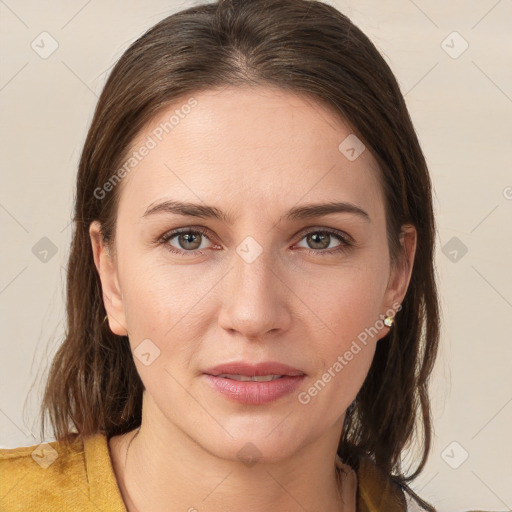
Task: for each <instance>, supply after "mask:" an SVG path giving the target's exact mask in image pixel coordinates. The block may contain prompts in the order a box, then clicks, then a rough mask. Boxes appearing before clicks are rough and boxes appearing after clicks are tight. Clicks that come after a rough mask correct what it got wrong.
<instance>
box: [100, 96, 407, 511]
mask: <svg viewBox="0 0 512 512" xmlns="http://www.w3.org/2000/svg"><path fill="white" fill-rule="evenodd" d="M194 98H196V100H197V102H198V104H197V105H196V106H195V107H194V108H193V109H192V110H191V112H190V114H188V115H187V116H185V117H184V119H181V120H180V122H179V124H178V125H177V126H175V128H174V129H173V130H172V131H169V133H168V134H166V135H165V137H164V138H163V140H162V141H161V142H159V143H158V145H157V147H156V148H154V149H152V150H151V151H150V152H149V154H148V155H147V156H146V157H145V158H144V159H143V160H142V161H141V162H140V163H139V164H138V165H137V166H136V167H135V168H134V170H133V171H132V172H131V173H129V174H128V175H127V176H126V177H125V178H123V180H122V182H121V184H120V185H119V187H121V188H120V190H118V191H117V192H119V193H121V197H120V203H119V210H118V220H117V226H116V229H117V233H116V239H115V248H114V249H115V250H114V251H110V252H109V251H108V248H107V247H105V246H104V244H103V242H102V240H101V237H100V235H99V225H98V223H97V222H94V223H92V224H91V227H90V236H91V243H92V249H93V253H94V261H95V264H96V267H97V270H98V272H99V275H100V278H101V283H102V289H103V297H104V302H105V307H106V309H107V313H108V316H109V325H110V328H111V330H112V331H113V332H114V333H116V334H118V335H120V336H124V335H128V337H129V343H130V346H131V349H132V351H133V350H135V349H136V347H137V346H138V345H139V344H140V343H141V342H142V341H143V340H145V339H148V338H149V339H150V340H151V342H152V343H153V344H154V345H155V346H157V347H158V349H159V350H160V355H159V357H157V358H156V359H155V360H154V361H153V362H152V363H151V364H150V365H148V366H146V365H145V364H143V363H142V362H141V361H140V360H139V359H138V357H134V361H135V364H136V366H137V370H138V372H139V374H140V377H141V379H142V381H143V383H144V386H145V392H144V398H143V419H142V425H141V428H140V432H138V434H137V435H136V436H135V437H134V434H136V432H135V431H132V432H129V433H127V434H125V435H122V436H115V437H113V438H112V439H110V440H109V448H110V452H111V456H112V461H113V466H114V471H115V474H116V477H117V480H118V482H119V487H120V490H121V493H122V495H123V499H124V500H125V503H126V504H127V508H128V510H129V511H135V510H139V511H142V510H151V511H160V510H161V511H164V510H182V511H190V512H192V511H193V510H197V511H199V512H202V511H217V510H218V511H220V510H223V511H225V510H245V511H262V510H265V511H280V512H282V511H301V512H302V511H303V510H309V511H317V510H318V511H319V510H322V511H334V510H337V511H339V510H345V511H350V510H355V501H354V497H355V492H356V483H355V480H354V479H353V478H352V477H350V478H347V479H346V480H344V481H343V482H342V485H341V487H342V492H343V495H342V496H343V500H341V498H340V496H339V492H338V490H339V484H338V483H337V480H336V472H335V454H336V450H337V447H338V442H339V439H340V436H341V433H342V428H343V421H344V418H345V412H346V409H347V407H348V406H349V405H350V403H351V402H352V401H353V400H354V398H355V396H356V394H357V392H358V391H359V389H360V387H361V386H362V384H363V382H364V380H365V378H366V375H367V373H368V370H369V367H370V364H371V361H372V358H373V355H374V352H375V348H376V344H377V342H378V340H379V339H381V338H382V337H383V336H384V335H385V334H387V332H388V331H389V327H386V326H383V327H382V328H381V329H379V330H378V333H377V334H376V335H375V336H374V337H373V338H372V337H369V338H368V341H367V344H366V345H363V344H360V345H361V347H362V348H361V350H360V351H359V352H358V353H357V355H355V356H354V357H353V359H352V360H351V361H350V362H348V364H347V365H346V366H344V367H343V369H342V371H339V372H338V373H336V376H335V377H334V378H332V379H331V380H330V382H328V383H327V384H326V385H325V387H324V388H323V389H322V390H321V391H320V392H319V393H318V394H317V395H316V396H314V397H312V398H311V400H310V402H309V403H307V404H303V403H301V402H300V401H299V400H298V397H297V395H298V392H300V391H304V390H306V391H307V390H308V388H310V387H311V386H312V385H313V383H315V382H316V381H318V379H320V378H321V376H322V374H323V373H324V372H325V371H327V369H328V368H329V367H332V365H333V364H334V362H335V361H336V360H337V358H338V356H339V355H343V354H344V353H345V352H346V351H347V350H348V349H349V348H350V346H351V344H352V342H353V341H354V340H356V339H357V336H358V334H360V333H361V332H362V331H364V329H365V328H369V327H371V326H374V325H375V324H376V321H377V320H379V319H382V318H383V317H382V315H383V314H385V313H386V311H389V310H390V308H392V307H393V305H395V307H396V305H397V304H400V303H401V302H402V300H403V298H404V296H405V293H406V290H407V286H408V284H409V280H410V277H411V270H412V263H413V259H414V253H415V250H416V231H415V229H414V227H413V226H409V225H406V226H404V230H403V236H402V238H401V243H402V245H403V247H404V249H405V253H406V256H407V260H408V262H409V267H408V268H407V266H404V267H400V268H398V267H397V268H395V267H392V266H391V264H390V257H389V252H388V245H387V239H386V227H385V226H386V224H385V222H386V220H385V213H384V196H383V195H382V191H381V188H380V185H379V181H378V172H379V170H378V167H377V163H376V161H375V159H374V158H373V156H372V154H371V152H370V151H369V150H368V149H367V150H365V151H363V153H362V154H361V155H360V156H359V157H358V158H357V159H356V160H354V161H350V160H348V159H347V158H346V157H345V156H344V155H343V154H342V153H341V152H340V151H339V149H338V146H339V144H340V143H341V142H342V141H343V140H344V139H345V138H346V137H347V136H348V135H350V134H351V133H352V131H351V129H350V126H349V125H348V124H346V123H345V122H343V121H342V120H341V119H340V118H339V117H338V116H336V115H335V113H334V112H332V111H331V110H330V109H328V108H327V107H325V106H323V105H321V104H320V103H318V102H317V101H316V100H314V99H312V98H307V97H304V96H302V95H297V94H295V93H292V92H290V91H283V90H281V89H276V88H273V87H268V86H265V87H263V86H260V87H258V88H249V87H236V88H235V87H228V88H223V89H211V90H208V91H204V92H201V93H198V94H194ZM187 99H188V98H185V99H184V100H180V102H176V103H175V104H173V105H172V106H169V107H168V108H166V109H165V110H164V111H162V112H161V113H160V114H159V115H158V116H157V117H156V118H154V119H153V120H152V122H151V123H150V124H149V125H148V126H147V127H146V128H144V129H143V130H142V131H141V132H140V133H139V135H138V137H137V140H136V141H135V142H134V144H133V148H138V147H140V145H141V144H142V143H143V142H144V141H145V140H146V138H147V136H148V135H150V134H151V133H152V130H154V129H155V127H157V126H158V125H159V124H160V123H161V122H163V121H165V120H168V119H169V117H170V115H171V114H172V113H173V112H174V110H175V109H176V108H180V106H181V105H183V104H185V103H186V100H187ZM164 199H174V200H180V201H190V202H195V203H200V204H205V205H210V206H215V207H217V208H219V209H221V210H223V211H224V212H225V213H227V214H229V215H230V216H232V217H233V221H232V222H231V223H227V222H224V221H221V220H218V219H212V218H199V217H186V216H180V215H177V214H172V213H159V214H155V215H151V216H147V217H143V215H144V212H145V211H146V209H147V208H148V206H150V205H152V204H154V203H155V202H159V201H161V200H164ZM327 201H346V202H350V203H353V204H355V205H357V206H359V207H360V208H362V209H364V210H365V211H366V212H367V213H368V215H369V216H370V219H371V222H367V221H365V220H364V219H363V218H361V217H358V216H357V215H354V214H350V213H336V214H330V215H324V216H318V217H314V218H307V219H301V220H300V219H299V220H297V219H296V220H293V221H288V220H283V221H281V222H278V219H279V217H280V216H282V215H283V214H284V213H285V212H286V211H288V210H289V209H290V208H292V207H295V206H298V205H304V204H311V203H317V202H318V203H320V202H327ZM183 227H189V228H191V227H195V228H197V227H203V228H205V229H206V230H207V231H208V236H207V237H204V236H202V235H201V234H197V235H196V238H195V239H192V241H189V242H188V244H187V240H186V239H185V240H183V237H182V238H181V244H180V237H179V235H177V236H175V237H174V238H173V239H171V240H169V241H168V242H166V243H167V246H169V245H171V246H172V247H173V248H174V249H176V250H180V249H181V250H182V251H183V252H186V251H187V250H188V251H189V253H188V254H184V255H178V254H173V253H171V252H170V251H169V250H168V249H167V248H166V245H165V244H160V245H158V244H156V243H154V242H155V240H158V239H159V238H161V237H162V236H163V235H164V234H166V233H168V232H169V231H171V230H173V229H177V228H183ZM306 228H308V229H306ZM325 228H331V229H334V230H339V231H340V232H342V233H345V234H348V235H349V236H350V237H352V239H353V241H354V245H352V246H351V247H349V248H348V249H347V250H346V251H342V252H338V253H335V252H332V250H333V249H335V248H336V247H339V246H340V245H342V244H343V243H344V242H343V241H340V239H338V238H336V237H335V236H331V237H330V238H327V240H326V241H325V243H324V245H321V244H319V243H318V242H317V243H316V245H315V240H314V239H313V240H311V237H308V236H307V234H308V232H310V233H319V232H320V233H321V232H322V229H325ZM305 230H306V231H307V232H306V233H304V231H305ZM247 236H251V237H253V238H254V239H255V240H256V241H257V242H258V243H259V245H260V246H261V248H262V253H261V254H260V255H259V256H258V257H257V258H256V259H255V260H254V261H253V262H251V263H248V262H247V261H245V260H244V259H243V258H242V257H240V255H239V254H238V253H237V247H238V246H239V245H240V244H241V243H242V242H243V241H244V239H245V238H246V237H247ZM313 238H314V237H313ZM199 243H200V248H199V249H196V247H198V246H199ZM198 250H202V251H203V254H197V251H198ZM193 251H195V254H193V255H191V254H190V252H193ZM322 251H323V252H324V253H325V252H328V251H331V254H330V255H321V254H320V253H321V252H322ZM399 319H400V317H399V316H398V318H397V321H399ZM380 325H382V324H380ZM119 343H125V341H123V340H121V339H120V341H119ZM238 360H244V361H250V362H253V363H256V362H260V361H279V362H284V363H286V364H289V365H291V366H293V367H295V368H297V369H299V370H301V371H303V372H304V373H305V374H306V378H305V380H304V382H303V385H301V388H300V389H299V390H298V391H297V392H293V393H291V394H290V395H287V396H285V397H282V398H280V399H279V400H277V401H275V402H272V403H270V404H266V405H242V404H239V403H237V402H232V401H230V400H228V399H226V398H225V397H224V396H222V395H220V394H219V393H217V392H216V391H214V390H213V389H211V388H210V386H208V385H207V384H205V382H204V376H203V375H202V374H203V371H204V370H206V369H207V368H210V367H212V366H215V365H218V364H221V363H226V362H232V361H238ZM130 440H132V441H133V442H132V443H131V445H130V449H129V452H128V453H129V456H128V458H127V463H126V467H125V466H124V463H125V456H126V450H127V446H128V443H129V441H130ZM246 443H252V445H254V446H255V447H256V448H257V451H258V455H259V459H258V461H257V463H256V464H254V465H251V466H249V465H248V464H244V463H243V462H241V461H240V459H239V458H238V456H237V453H238V452H239V450H240V449H241V448H242V447H244V445H246ZM342 501H343V502H344V503H342Z"/></svg>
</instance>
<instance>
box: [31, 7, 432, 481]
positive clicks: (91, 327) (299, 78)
mask: <svg viewBox="0 0 512 512" xmlns="http://www.w3.org/2000/svg"><path fill="white" fill-rule="evenodd" d="M241 84H253V85H255V86H260V85H263V86H264V85H274V86H278V87H280V88H282V89H285V90H289V91H292V92H295V93H301V94H306V95H309V97H311V98H313V99H315V100H316V101H320V102H323V103H325V104H328V105H330V107H331V108H332V110H333V111H334V112H336V113H337V114H338V115H340V116H341V117H342V118H343V119H344V120H345V121H346V122H348V123H349V124H350V126H351V128H352V130H353V132H354V133H355V134H356V135H357V136H358V137H359V138H360V139H361V140H362V141H364V144H365V145H366V146H367V148H368V149H369V150H370V151H371V152H372V154H373V155H374V157H375V158H376V160H377V162H378V164H379V168H380V174H381V175H380V177H379V178H380V180H381V183H382V186H383V189H384V194H385V201H386V204H385V209H386V222H387V237H388V244H389V250H390V257H391V261H392V263H393V264H400V263H403V262H404V261H405V260H404V257H403V256H404V255H403V252H402V247H401V245H400V241H399V234H400V230H401V226H402V224H404V223H411V224H413V225H414V226H415V227H416V230H417V233H418V241H417V250H416V254H415V259H414V267H413V272H412V276H411V280H410V283H409V288H408V290H407V293H406V296H405V298H404V300H403V302H402V309H401V311H400V312H399V314H398V315H397V318H396V322H395V325H394V326H393V328H392V329H391V330H390V331H389V333H388V334H387V335H386V336H385V337H384V338H382V339H381V340H380V341H379V343H378V344H377V349H376V353H375V356H374V359H373V362H372V365H371V368H370V370H369V373H368V375H367V378H366V380H365V382H364V384H363V386H362V387H361V389H360V391H359V393H358V395H357V398H356V400H355V401H354V403H353V404H352V406H351V407H349V409H348V411H347V415H346V422H345V426H344V430H343V435H342V438H341V439H340V445H339V452H338V453H339V454H340V456H341V457H342V459H343V460H345V461H348V462H349V463H350V464H351V465H353V466H356V465H357V454H360V453H364V454H367V455H369V456H371V457H372V459H373V460H374V461H375V462H376V463H377V464H378V466H380V468H382V469H383V470H384V471H385V472H386V474H388V475H390V476H391V477H392V478H393V479H395V481H396V482H398V483H400V484H401V485H403V486H405V482H406V481H409V480H412V479H413V478H415V477H416V476H417V475H418V474H419V473H420V472H421V471H422V469H423V467H424V465H425V463H426V460H427V457H428V453H429V450H430V445H431V435H432V432H431V430H432V425H431V410H430V402H429V397H428V382H429V377H430V374H431V371H432V368H433V365H434V361H435V358H436V353H437V348H438V339H439V306H438V297H437V290H436V282H435V268H434V261H433V257H434V244H435V224H434V216H433V208H432V191H431V181H430V177H429V174H428V169H427V165H426V162H425V158H424V156H423V153H422V151H421V148H420V145H419V142H418V139H417V136H416V133H415V130H414V127H413V125H412V122H411V119H410V117H409V113H408V111H407V107H406V105H405V102H404V98H403V96H402V94H401V92H400V89H399V86H398V84H397V82H396V79H395V77H394V76H393V73H392V71H391V70H390V68H389V66H388V65H387V64H386V62H385V60H384V59H383V58H382V56H381V55H380V53H379V52H378V50H377V49H376V48H375V46H374V45H373V44H372V43H371V41H370V40H369V39H368V38H367V37H366V36H365V35H364V34H363V33H362V32H361V30H359V29H358V28H357V27H356V26H355V25H354V24H352V22H351V21H350V20H349V19H348V18H347V17H346V16H344V15H343V14H342V13H340V12H339V11H337V10H336V9H335V8H333V7H331V6H329V5H327V4H324V3H321V2H318V1H312V0H219V1H218V2H216V3H210V4H203V5H198V6H194V7H191V8H189V9H186V10H183V11H180V12H178V13H175V14H173V15H171V16H168V17H167V18H165V19H163V20H162V21H161V22H159V23H158V24H156V25H155V26H154V27H152V28H151V29H149V30H148V31H147V32H146V33H145V34H143V35H142V36H141V37H140V38H139V39H138V40H137V41H135V42H134V43H133V44H132V45H131V46H130V47H129V48H128V49H127V50H126V51H125V52H124V54H123V55H122V57H121V58H120V59H119V61H118V62H117V64H116V66H115V67H114V68H113V70H112V72H111V74H110V76H109V78H108V81H107V83H106V85H105V87H104V90H103V92H102V94H101V97H100V99H99V101H98V104H97V107H96V110H95V113H94V118H93V120H92V124H91V126H90V128H89V132H88V135H87V139H86V141H85V145H84V148H83V151H82V154H81V159H80V164H79V169H78V177H77V184H76V187H77V188H76V202H75V210H74V233H73V238H72V244H71V253H70V257H69V262H68V269H67V331H66V334H65V339H64V341H63V343H62V345H61V346H60V348H59V350H58V351H57V353H56V355H55V358H54V360H53V362H52V365H51V368H50V373H49V377H48V382H47V386H46V389H45V394H44V397H43V403H42V408H41V422H42V423H41V425H42V432H44V421H45V420H44V416H45V411H46V410H47V411H48V412H49V414H50V421H51V423H52V426H53V430H54V433H55V437H56V438H57V439H58V440H59V441H67V438H68V437H69V435H70V433H72V430H71V429H72V428H73V427H75V428H76V429H77V431H78V432H79V433H81V434H83V435H89V434H93V433H97V432H103V433H105V434H106V435H107V436H108V437H111V436H113V435H118V434H122V433H125V432H128V431H129V430H132V429H133V428H135V427H137V426H139V425H140V423H141V412H142V392H143V389H144V387H143V384H142V381H141V379H140V377H139V375H138V373H137V371H136V367H135V364H134V361H133V356H132V353H131V351H130V346H129V343H128V341H127V339H123V338H121V337H119V336H116V335H114V334H113V333H112V332H111V331H110V329H109V328H108V324H106V323H103V319H104V316H105V308H104V305H103V301H102V291H101V283H100V280H99V276H98V273H97V271H96V268H95V265H94V260H93V255H92V250H91V241H90V237H89V226H90V224H91V222H92V221H94V220H98V221H100V223H101V225H102V229H101V232H102V235H103V237H104V239H105V241H106V242H107V243H111V242H112V241H113V239H114V235H115V224H116V211H117V204H118V200H119V188H120V187H114V189H113V190H112V192H110V193H109V194H108V195H107V197H105V198H103V199H98V198H97V194H95V191H97V190H98V188H101V187H102V186H103V185H104V184H105V183H106V182H107V181H109V179H110V178H111V176H112V175H113V173H114V172H115V171H116V170H117V169H119V168H120V167H121V165H122V163H123V161H124V158H125V157H126V155H127V153H128V150H129V149H130V144H131V143H133V141H134V138H135V136H136V135H137V134H138V133H140V130H141V129H142V128H143V127H144V126H145V125H146V124H147V123H148V122H149V121H150V120H151V119H153V118H154V116H155V115H156V114H157V113H159V112H160V111H161V110H162V109H163V108H164V107H166V106H168V105H169V104H170V103H175V102H176V101H177V99H178V98H182V97H186V95H191V94H193V93H197V92H198V91H200V90H205V89H209V88H213V87H222V86H229V85H241ZM419 427H421V432H420V428H419ZM414 439H421V440H422V441H423V443H422V454H421V460H420V462H419V464H418V466H417V469H416V471H415V472H414V473H413V474H412V475H410V476H408V477H406V476H405V475H404V474H403V472H402V469H401V454H402V452H403V450H404V449H406V448H408V447H410V445H411V442H412V441H413V440H414ZM393 473H395V474H394V475H393Z"/></svg>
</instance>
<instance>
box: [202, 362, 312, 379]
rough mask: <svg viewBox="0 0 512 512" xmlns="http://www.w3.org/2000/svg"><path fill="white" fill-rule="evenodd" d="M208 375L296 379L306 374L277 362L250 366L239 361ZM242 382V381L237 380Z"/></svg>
mask: <svg viewBox="0 0 512 512" xmlns="http://www.w3.org/2000/svg"><path fill="white" fill-rule="evenodd" d="M204 373H206V374H207V375H213V376H219V375H222V376H224V377H226V378H231V377H235V376H245V377H258V376H259V377H263V376H274V377H283V376H290V377H296V376H300V375H304V372H303V371H301V370H298V369H297V368H293V367H292V366H289V365H287V364H283V363H278V362H275V361H267V362H261V363H258V364H250V363H246V362H244V361H238V362H233V363H227V364H222V365H219V366H215V367H213V368H209V369H208V370H205V372H204ZM237 380H242V379H237Z"/></svg>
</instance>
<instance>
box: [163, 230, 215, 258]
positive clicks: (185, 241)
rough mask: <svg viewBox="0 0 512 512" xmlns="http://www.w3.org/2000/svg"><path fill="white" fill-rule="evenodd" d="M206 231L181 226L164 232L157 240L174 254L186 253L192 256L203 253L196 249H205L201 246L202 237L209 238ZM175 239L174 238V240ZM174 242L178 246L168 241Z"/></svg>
mask: <svg viewBox="0 0 512 512" xmlns="http://www.w3.org/2000/svg"><path fill="white" fill-rule="evenodd" d="M207 233H208V232H207V231H206V230H205V229H202V228H197V229H190V228H183V229H175V230H174V231H170V232H169V233H166V234H165V235H164V236H163V237H162V238H161V239H160V240H159V242H160V243H162V244H164V245H165V247H166V248H167V249H168V250H169V251H171V252H173V253H175V254H187V253H189V254H190V255H192V256H195V255H198V254H203V251H201V250H197V249H205V247H204V246H203V242H204V239H207V240H209V237H208V234H207ZM174 239H176V240H174ZM171 241H173V242H175V243H176V244H177V245H178V247H176V246H175V245H172V244H171V243H170V242H171Z"/></svg>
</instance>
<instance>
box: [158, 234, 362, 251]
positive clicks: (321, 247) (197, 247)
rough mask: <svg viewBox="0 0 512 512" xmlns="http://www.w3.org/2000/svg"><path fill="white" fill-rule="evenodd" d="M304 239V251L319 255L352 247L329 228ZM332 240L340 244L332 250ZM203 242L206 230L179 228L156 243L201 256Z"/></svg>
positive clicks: (303, 236)
mask: <svg viewBox="0 0 512 512" xmlns="http://www.w3.org/2000/svg"><path fill="white" fill-rule="evenodd" d="M304 239H305V240H306V243H307V244H308V245H309V248H308V247H306V249H307V250H308V251H309V252H311V253H314V254H319V255H332V254H335V253H340V252H342V251H347V250H349V249H350V248H351V247H352V245H353V242H352V239H351V237H350V236H349V235H347V234H346V233H343V232H342V231H338V230H335V229H330V228H321V229H320V228H317V229H316V230H310V231H308V232H306V233H303V234H302V238H301V240H304ZM333 239H336V240H338V241H339V242H340V243H339V244H338V245H337V246H335V247H334V248H333V247H332V246H331V242H332V241H333ZM205 240H210V237H209V236H208V231H207V230H206V229H203V228H194V229H192V228H181V229H175V230H173V231H170V232H168V233H166V234H165V235H164V236H162V237H161V238H160V239H159V240H158V243H160V244H163V245H164V246H165V248H166V249H167V250H169V251H170V252H172V253H174V254H179V255H190V256H196V255H202V254H203V250H204V249H207V248H208V247H207V246H205V245H204V243H203V242H205ZM171 242H173V243H174V244H173V243H171ZM215 247H217V248H219V247H220V246H218V245H217V246H215ZM299 247H300V246H299ZM201 249H203V250H201Z"/></svg>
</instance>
